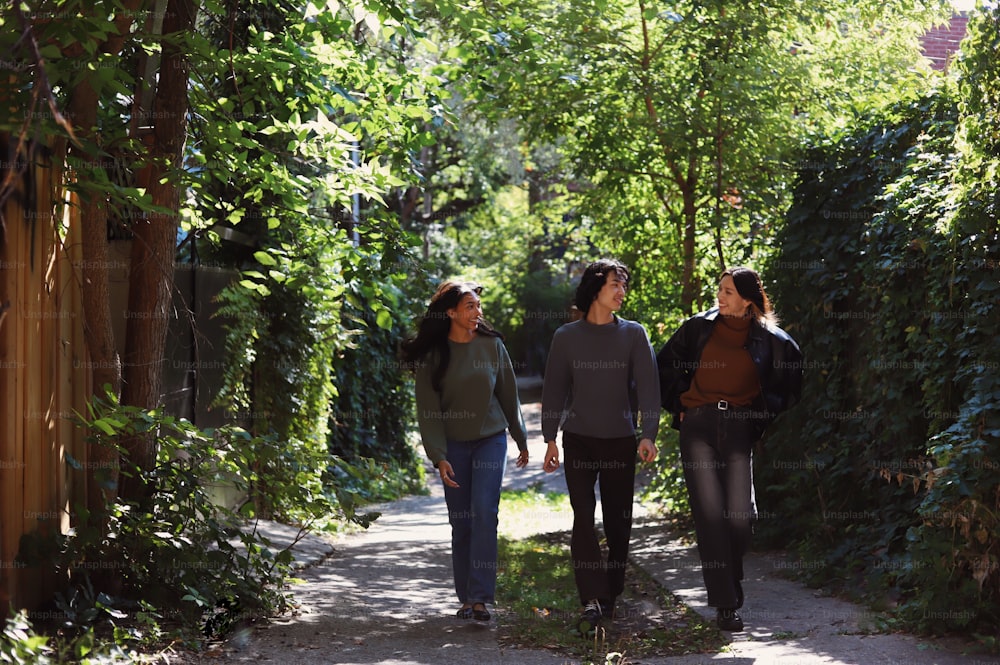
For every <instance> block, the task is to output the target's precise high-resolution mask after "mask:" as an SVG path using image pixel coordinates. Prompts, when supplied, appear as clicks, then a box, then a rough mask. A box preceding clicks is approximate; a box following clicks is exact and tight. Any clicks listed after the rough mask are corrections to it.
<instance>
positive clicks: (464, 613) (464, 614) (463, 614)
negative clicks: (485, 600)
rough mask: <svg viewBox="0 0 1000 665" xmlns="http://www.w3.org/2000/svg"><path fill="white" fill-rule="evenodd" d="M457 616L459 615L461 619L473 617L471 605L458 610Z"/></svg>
mask: <svg viewBox="0 0 1000 665" xmlns="http://www.w3.org/2000/svg"><path fill="white" fill-rule="evenodd" d="M455 616H457V617H458V618H459V619H466V620H468V619H471V618H472V608H471V607H463V608H462V609H460V610H459V611H458V612H456V613H455Z"/></svg>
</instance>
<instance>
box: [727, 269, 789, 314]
mask: <svg viewBox="0 0 1000 665" xmlns="http://www.w3.org/2000/svg"><path fill="white" fill-rule="evenodd" d="M727 275H728V276H729V277H732V278H733V286H735V287H736V292H737V293H738V294H740V297H741V298H743V299H744V300H749V301H750V312H749V314H750V316H752V317H753V318H754V320H755V321H757V323H759V324H760V325H762V326H764V327H767V326H768V325H775V326H776V325H778V315H777V314H776V313H775V311H774V307H773V306H772V305H771V299H770V298H768V297H767V293H765V292H764V283H763V282H762V281H761V279H760V275H758V274H757V271H756V270H753V269H752V268H746V267H743V266H738V267H736V268H729V269H728V270H724V271H723V272H722V274H721V275H719V281H720V282H721V281H722V278H723V277H725V276H727Z"/></svg>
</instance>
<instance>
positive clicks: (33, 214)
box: [0, 135, 91, 611]
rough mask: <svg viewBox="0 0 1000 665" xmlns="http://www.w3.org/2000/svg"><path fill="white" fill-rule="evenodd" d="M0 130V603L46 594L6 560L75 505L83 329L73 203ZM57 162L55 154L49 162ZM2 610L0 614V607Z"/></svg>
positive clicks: (66, 523) (79, 476) (46, 577)
mask: <svg viewBox="0 0 1000 665" xmlns="http://www.w3.org/2000/svg"><path fill="white" fill-rule="evenodd" d="M12 149H13V146H12V141H11V140H10V139H9V138H8V137H5V136H3V135H0V161H2V162H3V163H2V164H0V166H2V167H3V168H0V178H5V177H6V175H7V174H8V173H9V172H10V170H11V169H15V170H17V171H18V172H19V173H20V174H19V175H18V177H17V178H16V180H15V189H14V191H13V192H12V193H11V195H10V196H8V197H7V199H6V201H5V202H4V204H3V220H4V228H3V229H2V236H0V308H2V309H3V313H2V314H0V607H3V608H7V607H8V606H9V605H11V604H12V605H14V606H15V607H29V608H33V607H37V606H38V605H39V604H41V603H42V602H44V601H45V600H47V599H48V598H50V597H51V595H52V592H53V591H54V587H55V584H56V579H55V578H54V576H53V575H52V571H51V570H45V569H43V568H42V567H39V566H35V565H30V563H29V564H28V565H26V564H24V563H22V562H19V561H17V560H16V555H17V552H18V548H19V543H20V539H21V536H22V535H23V534H26V533H31V532H35V531H42V532H52V531H54V530H56V529H59V530H61V531H63V532H65V531H66V530H67V529H68V528H69V527H70V507H71V506H72V505H73V504H74V503H76V502H77V501H83V500H84V497H85V496H86V488H85V487H84V486H82V483H83V480H84V474H83V473H80V472H76V471H74V470H73V469H72V468H70V466H69V465H68V463H67V455H71V456H72V458H73V459H75V460H76V461H78V462H79V463H80V464H81V465H84V466H85V465H86V464H87V454H86V446H85V442H84V438H83V432H82V431H81V430H80V429H79V428H77V427H76V426H74V424H73V422H72V420H71V419H72V415H73V413H74V411H77V412H80V413H83V412H85V409H86V399H87V396H88V395H89V394H90V388H91V386H90V381H91V379H90V375H91V372H90V369H89V365H88V358H87V352H86V344H85V339H84V331H83V309H82V304H81V299H80V293H81V289H80V283H79V270H78V269H77V268H78V267H79V266H80V262H81V260H82V257H81V252H80V243H79V242H78V241H77V239H76V238H75V234H76V233H77V232H78V230H79V225H78V224H75V223H74V216H75V208H74V207H73V206H69V205H60V198H61V196H62V188H61V186H60V183H61V180H60V178H61V172H60V171H58V170H53V169H52V168H50V165H49V163H48V161H47V154H46V151H45V150H44V149H41V148H36V150H35V154H34V155H33V157H32V159H31V161H30V163H29V164H28V165H27V168H26V169H25V170H24V171H23V173H21V170H22V167H23V165H22V163H21V159H20V158H16V157H15V156H14V155H13V154H12ZM57 161H58V160H57ZM5 611H6V610H5Z"/></svg>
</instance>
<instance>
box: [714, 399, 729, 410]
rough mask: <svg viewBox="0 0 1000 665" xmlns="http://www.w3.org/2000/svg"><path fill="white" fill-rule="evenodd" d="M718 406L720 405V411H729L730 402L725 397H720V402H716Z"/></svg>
mask: <svg viewBox="0 0 1000 665" xmlns="http://www.w3.org/2000/svg"><path fill="white" fill-rule="evenodd" d="M716 406H718V407H719V411H728V410H729V402H727V401H726V400H724V399H720V400H719V403H718V404H716Z"/></svg>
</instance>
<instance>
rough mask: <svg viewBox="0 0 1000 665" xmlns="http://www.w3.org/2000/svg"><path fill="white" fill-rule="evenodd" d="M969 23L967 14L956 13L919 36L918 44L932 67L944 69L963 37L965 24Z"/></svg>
mask: <svg viewBox="0 0 1000 665" xmlns="http://www.w3.org/2000/svg"><path fill="white" fill-rule="evenodd" d="M968 23H969V17H968V15H967V14H964V13H962V14H956V15H955V16H952V17H951V21H950V22H949V23H946V24H944V25H939V26H937V27H935V28H932V29H931V30H928V31H927V34H925V35H924V36H923V37H921V38H920V46H921V49H922V50H923V53H924V55H925V56H927V57H928V58H930V60H931V65H932V66H933V67H934V69H945V68H947V66H948V63H949V60H950V59H951V56H952V54H953V53H954V52H955V51H957V50H958V46H959V43H960V42H961V41H962V38H964V37H965V29H966V25H968Z"/></svg>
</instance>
